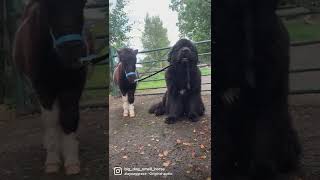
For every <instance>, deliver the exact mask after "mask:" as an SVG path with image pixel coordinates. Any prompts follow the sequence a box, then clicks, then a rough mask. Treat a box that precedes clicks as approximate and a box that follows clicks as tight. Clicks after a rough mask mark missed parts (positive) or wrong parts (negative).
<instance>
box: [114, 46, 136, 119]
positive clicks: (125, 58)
mask: <svg viewBox="0 0 320 180" xmlns="http://www.w3.org/2000/svg"><path fill="white" fill-rule="evenodd" d="M117 53H118V58H119V64H118V65H117V67H116V68H115V70H114V73H113V81H114V82H115V84H116V85H117V86H119V89H120V91H121V94H122V101H123V116H124V117H127V116H128V115H129V116H130V117H134V116H135V112H134V106H133V103H134V93H135V91H136V87H137V83H136V79H137V78H138V74H137V72H136V63H137V57H136V56H137V53H138V50H133V49H130V48H122V49H120V50H117ZM128 102H129V104H128Z"/></svg>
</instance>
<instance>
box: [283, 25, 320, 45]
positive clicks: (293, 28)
mask: <svg viewBox="0 0 320 180" xmlns="http://www.w3.org/2000/svg"><path fill="white" fill-rule="evenodd" d="M285 25H286V27H287V29H288V31H289V34H290V40H291V41H311V40H320V24H305V23H304V22H302V21H294V20H293V21H287V22H285Z"/></svg>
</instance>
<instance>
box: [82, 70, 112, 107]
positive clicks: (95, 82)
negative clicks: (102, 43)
mask: <svg viewBox="0 0 320 180" xmlns="http://www.w3.org/2000/svg"><path fill="white" fill-rule="evenodd" d="M107 82H109V66H108V65H97V66H94V67H93V68H92V69H90V70H89V72H88V77H87V83H86V88H87V87H102V86H107V85H108V84H107ZM107 95H108V90H107V89H102V90H85V91H84V92H83V95H82V100H84V101H101V99H104V98H105V97H107Z"/></svg>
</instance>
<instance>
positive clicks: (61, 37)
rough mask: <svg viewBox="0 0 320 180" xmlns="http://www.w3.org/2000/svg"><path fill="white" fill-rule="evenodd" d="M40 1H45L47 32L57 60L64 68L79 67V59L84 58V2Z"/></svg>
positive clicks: (70, 0)
mask: <svg viewBox="0 0 320 180" xmlns="http://www.w3.org/2000/svg"><path fill="white" fill-rule="evenodd" d="M42 1H46V3H45V6H46V7H45V8H46V9H47V10H48V11H47V12H48V25H49V31H50V34H51V37H52V40H53V45H54V49H55V51H56V53H57V54H58V59H59V60H60V61H61V63H62V65H63V66H65V67H69V68H79V67H81V62H80V57H82V56H86V45H85V42H84V37H83V21H84V17H83V9H84V6H85V3H86V0H67V1H66V0H42Z"/></svg>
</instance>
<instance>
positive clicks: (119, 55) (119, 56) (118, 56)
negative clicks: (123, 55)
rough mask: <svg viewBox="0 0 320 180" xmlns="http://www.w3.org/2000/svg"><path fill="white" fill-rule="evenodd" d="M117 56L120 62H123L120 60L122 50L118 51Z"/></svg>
mask: <svg viewBox="0 0 320 180" xmlns="http://www.w3.org/2000/svg"><path fill="white" fill-rule="evenodd" d="M117 55H118V59H119V62H121V59H120V50H119V49H117Z"/></svg>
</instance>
